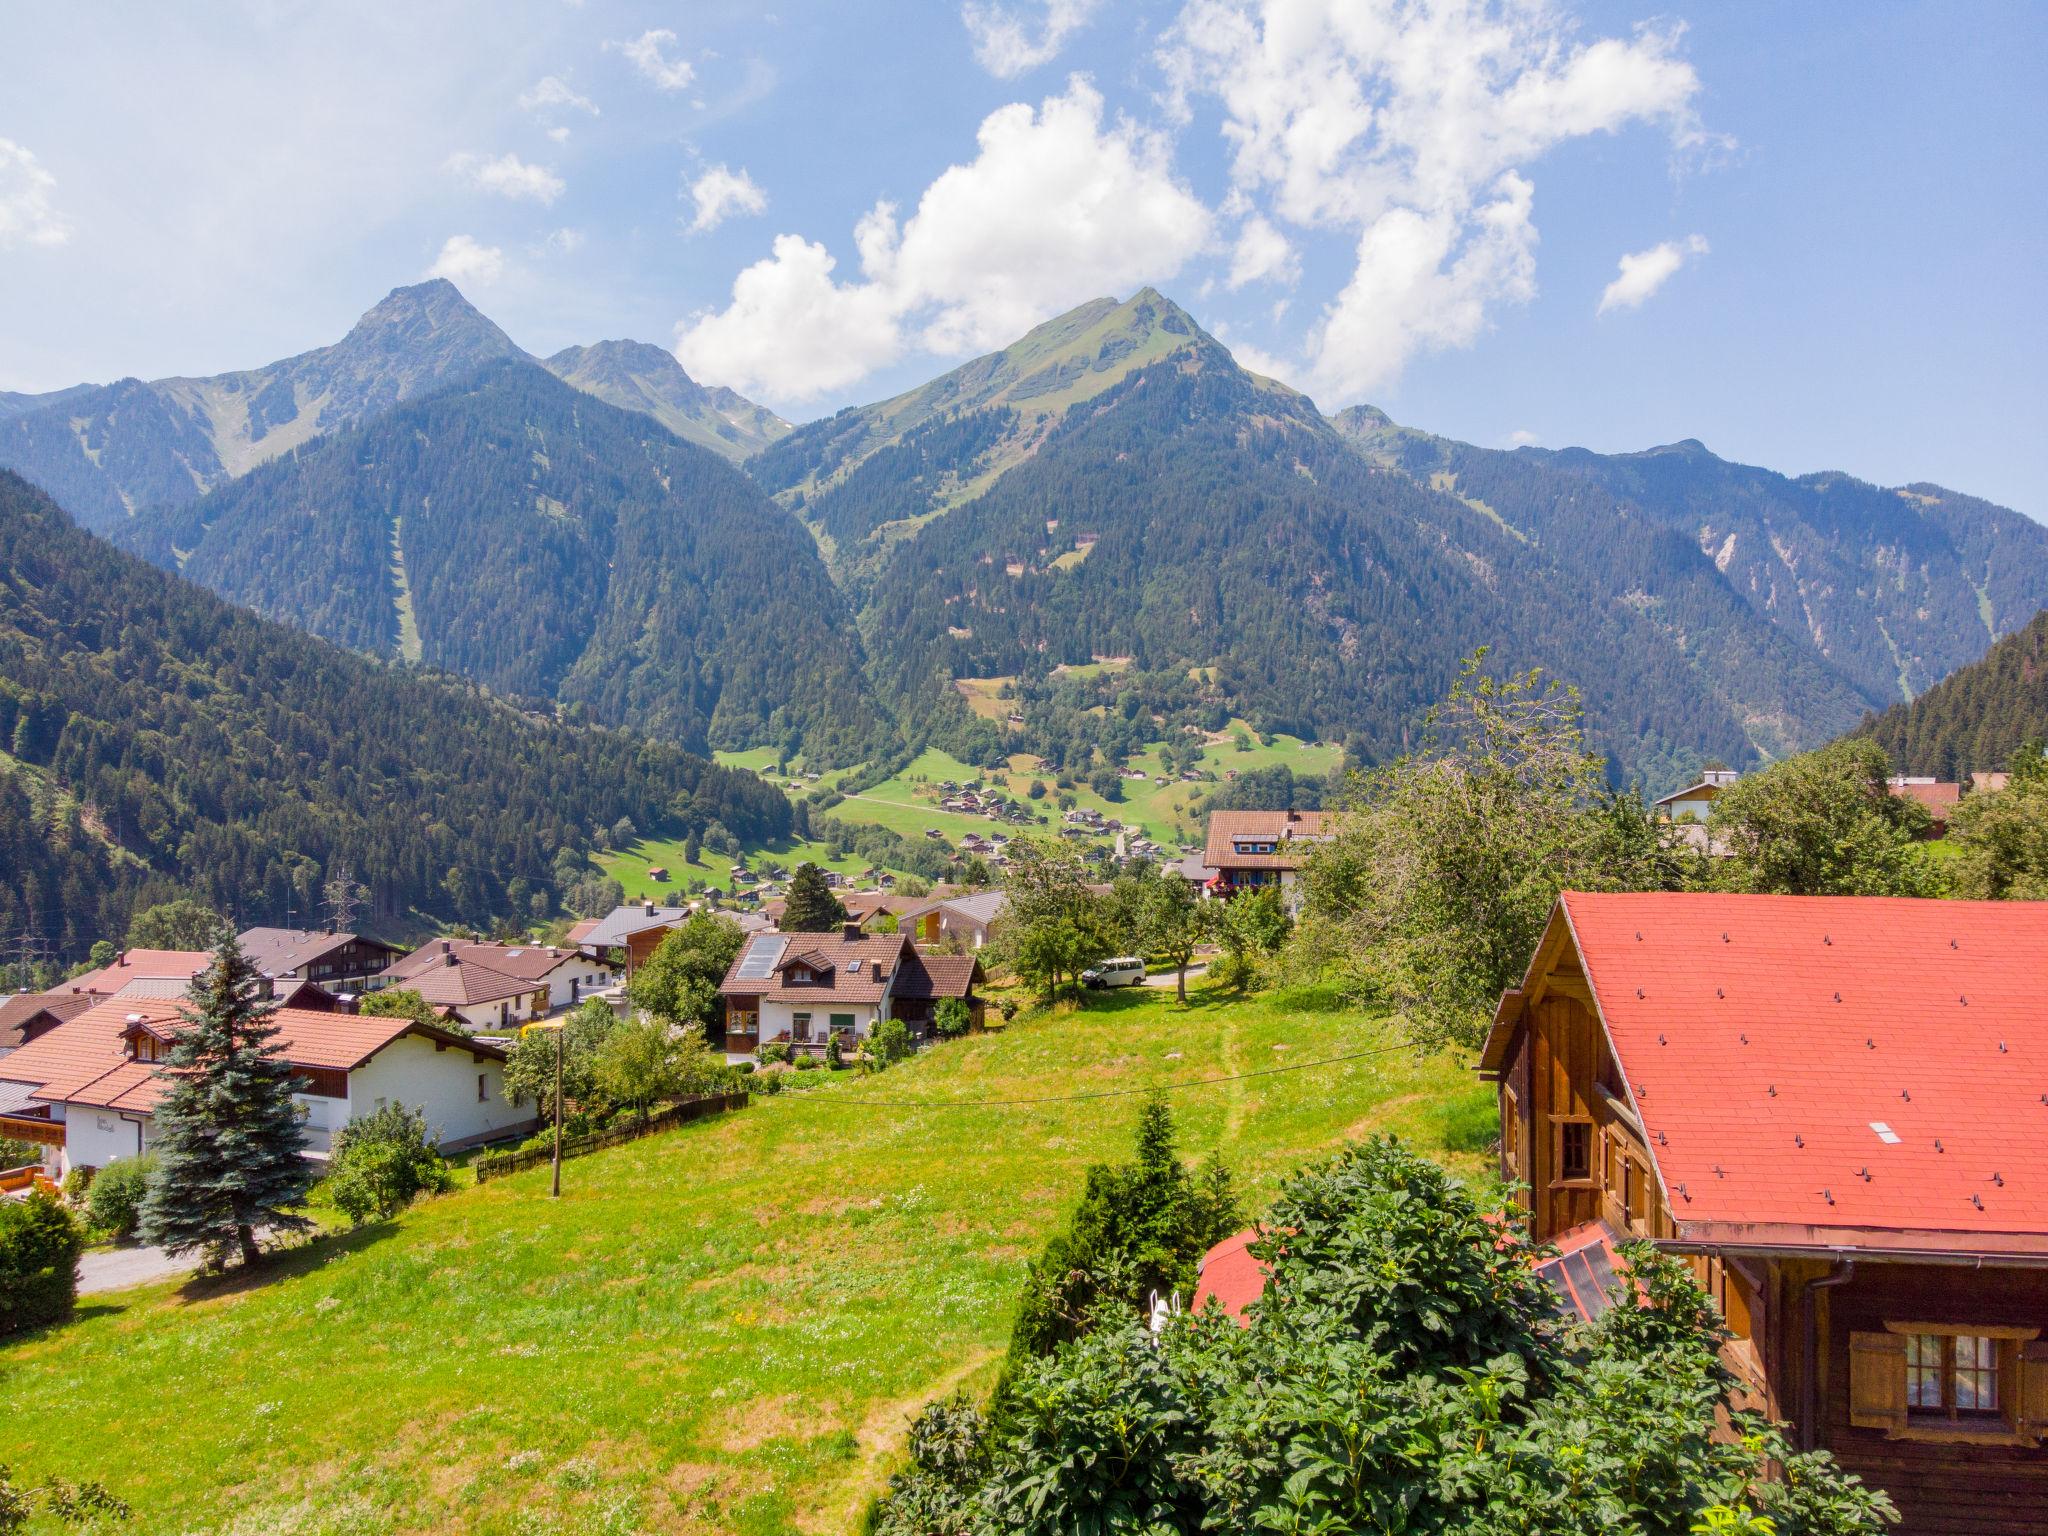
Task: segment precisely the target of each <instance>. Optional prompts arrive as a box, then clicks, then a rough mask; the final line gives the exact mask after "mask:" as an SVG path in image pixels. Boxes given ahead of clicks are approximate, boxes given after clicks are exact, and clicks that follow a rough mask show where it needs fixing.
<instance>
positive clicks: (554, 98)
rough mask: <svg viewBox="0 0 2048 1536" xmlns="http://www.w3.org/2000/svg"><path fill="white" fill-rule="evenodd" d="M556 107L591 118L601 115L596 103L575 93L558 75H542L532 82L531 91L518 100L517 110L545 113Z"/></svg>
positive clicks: (577, 92) (579, 93)
mask: <svg viewBox="0 0 2048 1536" xmlns="http://www.w3.org/2000/svg"><path fill="white" fill-rule="evenodd" d="M556 107H562V108H567V109H570V110H573V111H577V112H588V113H589V114H590V115H591V116H592V117H598V116H600V115H601V114H600V113H599V112H598V110H597V103H596V102H594V101H592V100H591V99H590V98H589V97H588V96H585V95H583V94H582V93H581V92H579V91H577V90H576V89H575V88H574V87H572V86H571V85H570V84H569V83H568V82H567V81H566V80H563V79H562V78H561V77H560V76H559V75H542V76H541V77H540V79H539V80H537V81H535V82H534V86H533V89H532V90H530V91H526V92H524V93H523V94H521V96H520V98H519V109H520V110H521V111H522V112H547V111H550V110H552V109H554V108H556Z"/></svg>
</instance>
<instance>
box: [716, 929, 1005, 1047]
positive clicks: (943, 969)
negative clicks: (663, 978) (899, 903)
mask: <svg viewBox="0 0 2048 1536" xmlns="http://www.w3.org/2000/svg"><path fill="white" fill-rule="evenodd" d="M981 979H982V974H981V965H980V963H979V962H978V961H976V960H975V959H974V958H973V957H972V956H967V955H958V956H952V955H920V954H919V953H918V950H917V946H916V945H915V944H913V943H912V942H911V941H910V936H909V935H908V934H904V933H893V934H881V935H870V934H865V933H863V932H862V931H861V929H860V925H859V924H858V923H853V922H849V923H847V924H846V926H845V928H844V929H843V930H842V931H841V932H840V933H837V934H822V933H767V934H759V935H757V936H755V937H754V938H753V939H751V940H749V941H748V944H747V947H746V948H745V949H743V950H741V951H740V954H739V958H738V959H736V960H734V961H733V963H732V966H731V967H730V968H729V969H728V970H727V971H726V974H725V980H724V982H723V983H722V984H721V985H720V987H719V993H720V997H721V999H722V1000H723V1003H724V1008H725V1016H724V1023H725V1050H726V1054H727V1056H728V1057H731V1058H733V1059H738V1058H740V1057H743V1056H747V1055H751V1054H752V1053H753V1052H754V1051H755V1050H756V1049H757V1048H758V1047H760V1046H762V1045H766V1044H771V1043H774V1042H783V1043H786V1044H788V1045H789V1047H790V1048H791V1049H792V1050H794V1051H808V1052H814V1053H822V1052H823V1051H824V1050H825V1048H826V1046H827V1044H828V1042H829V1041H830V1040H831V1039H832V1038H833V1037H834V1036H838V1037H839V1039H840V1041H841V1043H842V1044H843V1045H846V1046H848V1047H851V1046H852V1045H854V1044H855V1043H857V1042H858V1041H861V1040H865V1039H866V1038H867V1037H868V1036H869V1035H870V1034H871V1033H873V1031H874V1027H875V1025H877V1024H878V1023H880V1022H881V1021H882V1020H884V1019H889V1018H899V1019H902V1020H903V1022H904V1023H905V1024H906V1025H908V1026H909V1027H910V1028H911V1031H912V1033H913V1035H921V1034H923V1033H926V1032H928V1030H929V1027H930V1023H931V1018H932V1012H933V1010H934V1009H935V1008H936V1007H937V1006H938V1004H939V1003H940V1001H942V1000H943V999H945V998H948V997H956V998H959V999H960V1000H961V1001H963V1002H965V1003H966V1004H967V1006H968V1009H969V1011H970V1012H971V1013H972V1015H973V1017H974V1020H975V1022H976V1023H977V1024H978V1023H979V1022H980V1021H981V1009H982V1006H983V1005H982V1001H981V999H980V998H979V997H978V996H977V995H976V994H975V990H974V989H975V985H976V984H977V983H978V982H979V981H980V980H981Z"/></svg>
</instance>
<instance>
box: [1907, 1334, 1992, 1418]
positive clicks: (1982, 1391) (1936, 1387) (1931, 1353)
mask: <svg viewBox="0 0 2048 1536" xmlns="http://www.w3.org/2000/svg"><path fill="white" fill-rule="evenodd" d="M1906 1411H1907V1413H1908V1414H1910V1415H1911V1416H1913V1417H1915V1418H1923V1417H1931V1418H1938V1419H1947V1420H1950V1421H1957V1420H1962V1419H1966V1418H1970V1417H1976V1416H1982V1415H1986V1414H1997V1413H1998V1412H1999V1403H1998V1341H1997V1340H1996V1339H1990V1338H1986V1337H1985V1336H1984V1335H1982V1334H1977V1333H1913V1334H1908V1335H1907V1336H1906Z"/></svg>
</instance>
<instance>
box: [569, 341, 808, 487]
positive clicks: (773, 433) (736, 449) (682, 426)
mask: <svg viewBox="0 0 2048 1536" xmlns="http://www.w3.org/2000/svg"><path fill="white" fill-rule="evenodd" d="M547 369H548V371H549V372H550V373H552V374H554V376H555V377H556V378H558V379H560V380H562V382H563V383H565V384H572V385H574V386H575V387H576V388H577V389H580V390H582V391H584V392H585V393H586V394H592V395H595V396H597V398H598V399H600V400H603V401H605V402H607V403H608V404H611V405H616V406H618V407H619V408H620V409H622V410H628V411H640V412H642V413H644V414H646V415H648V416H652V417H653V418H654V419H655V420H656V421H658V422H660V423H661V424H662V425H663V426H664V427H667V428H668V429H669V431H671V432H673V433H675V435H676V436H677V437H680V438H681V439H682V440H683V441H684V442H686V443H695V444H696V445H697V446H698V447H700V448H709V449H710V450H711V451H712V452H713V453H716V454H718V455H720V456H721V457H723V458H726V459H730V460H732V461H733V462H734V463H738V462H739V461H740V460H741V459H744V458H746V457H747V456H748V455H750V454H755V453H759V452H760V451H761V450H762V449H763V448H766V447H767V446H768V445H769V444H770V443H773V442H776V441H779V440H780V439H782V438H785V437H787V436H789V434H790V431H791V427H790V424H789V423H788V422H786V421H784V420H783V419H782V418H781V417H780V416H778V415H776V414H775V413H774V412H773V411H770V410H767V409H764V408H763V407H761V406H758V405H756V404H754V402H753V401H751V400H749V399H747V398H746V397H745V396H743V395H739V394H735V393H734V392H733V391H732V390H729V389H725V388H722V387H720V388H706V387H705V386H704V385H702V384H699V383H698V382H697V381H696V380H695V379H693V378H691V377H690V376H689V375H688V374H687V373H685V372H683V365H682V364H681V363H679V362H677V361H676V359H675V354H674V353H672V352H665V351H663V350H662V349H661V348H660V347H656V346H650V345H649V344H648V343H646V342H644V341H600V342H597V343H595V344H594V345H592V346H588V347H565V348H563V349H562V350H561V351H560V352H557V353H556V354H555V355H554V356H553V357H550V358H548V359H547Z"/></svg>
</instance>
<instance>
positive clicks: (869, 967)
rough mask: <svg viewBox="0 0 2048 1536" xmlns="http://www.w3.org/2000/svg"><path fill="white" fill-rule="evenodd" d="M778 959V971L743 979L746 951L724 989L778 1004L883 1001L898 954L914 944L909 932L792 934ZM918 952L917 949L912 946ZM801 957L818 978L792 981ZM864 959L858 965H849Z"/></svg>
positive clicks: (731, 970)
mask: <svg viewBox="0 0 2048 1536" xmlns="http://www.w3.org/2000/svg"><path fill="white" fill-rule="evenodd" d="M787 937H788V944H787V946H786V947H785V948H784V949H783V950H782V952H781V954H780V956H779V957H778V958H777V959H776V960H775V970H774V974H773V975H770V976H766V977H748V978H746V979H745V980H742V979H741V977H740V970H741V968H742V967H743V966H744V965H745V963H746V960H747V956H748V954H749V953H750V950H751V946H750V947H749V949H744V950H741V951H740V954H739V958H738V959H736V960H734V961H733V963H732V965H731V966H730V967H729V968H728V969H727V970H726V973H725V980H724V981H723V982H722V983H720V985H719V991H721V992H723V993H724V994H725V995H726V996H728V997H761V998H767V999H768V1000H769V1001H771V1002H778V1003H820V1004H823V1003H830V1002H841V1003H878V1002H880V1001H881V1000H882V994H883V993H884V992H885V991H887V990H888V983H889V978H890V976H891V975H892V974H893V973H894V971H895V968H896V965H897V964H898V957H899V956H901V955H902V954H903V953H904V951H906V950H910V949H911V944H910V938H909V936H908V935H907V934H901V933H887V934H877V935H863V936H862V937H860V938H858V939H848V938H843V937H841V936H840V935H838V934H829V933H792V934H789V935H788V936H787ZM912 952H913V953H914V951H912ZM798 961H802V962H804V963H806V964H807V965H809V966H810V968H811V970H812V972H813V973H814V974H815V975H816V976H818V978H819V979H818V980H816V981H808V982H801V981H791V980H789V978H788V976H787V975H786V972H787V971H788V969H789V967H790V966H791V965H793V964H795V963H797V962H798ZM856 961H857V962H859V968H858V969H852V970H850V969H848V967H850V966H852V965H854V963H855V962H856Z"/></svg>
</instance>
